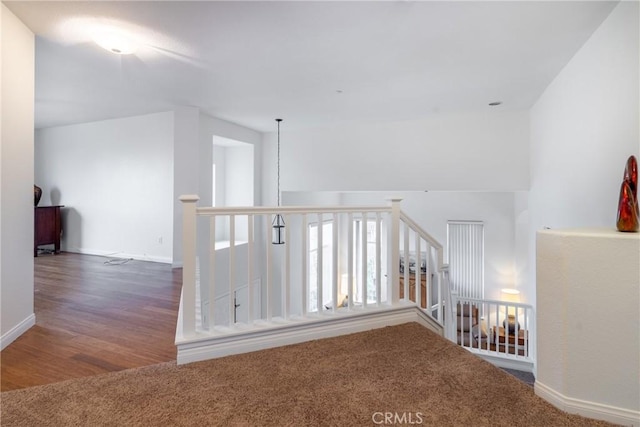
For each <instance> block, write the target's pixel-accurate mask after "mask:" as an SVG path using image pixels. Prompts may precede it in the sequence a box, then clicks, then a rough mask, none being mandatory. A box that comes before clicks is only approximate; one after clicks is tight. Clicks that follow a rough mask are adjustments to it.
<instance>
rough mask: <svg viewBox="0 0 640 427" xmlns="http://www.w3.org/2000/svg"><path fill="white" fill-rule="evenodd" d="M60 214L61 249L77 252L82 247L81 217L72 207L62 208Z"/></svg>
mask: <svg viewBox="0 0 640 427" xmlns="http://www.w3.org/2000/svg"><path fill="white" fill-rule="evenodd" d="M52 201H53V199H52ZM60 215H61V217H62V218H61V219H62V239H61V240H60V246H61V249H62V250H63V251H65V252H77V251H78V249H79V248H81V247H82V245H81V243H82V217H81V216H80V213H79V212H78V211H77V210H76V209H75V208H72V207H68V208H67V207H65V208H62V209H61V211H60Z"/></svg>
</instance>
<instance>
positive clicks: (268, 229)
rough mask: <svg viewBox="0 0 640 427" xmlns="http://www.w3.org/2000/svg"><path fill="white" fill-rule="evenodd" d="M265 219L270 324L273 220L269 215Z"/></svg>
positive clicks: (269, 318) (271, 310) (269, 316)
mask: <svg viewBox="0 0 640 427" xmlns="http://www.w3.org/2000/svg"><path fill="white" fill-rule="evenodd" d="M264 219H265V237H266V239H265V242H266V245H267V321H268V322H271V316H272V315H273V307H272V306H273V303H272V301H271V298H272V295H273V279H272V275H273V267H272V266H271V258H272V254H271V250H272V245H273V243H272V240H271V232H272V229H271V222H272V220H273V218H271V214H267V215H264Z"/></svg>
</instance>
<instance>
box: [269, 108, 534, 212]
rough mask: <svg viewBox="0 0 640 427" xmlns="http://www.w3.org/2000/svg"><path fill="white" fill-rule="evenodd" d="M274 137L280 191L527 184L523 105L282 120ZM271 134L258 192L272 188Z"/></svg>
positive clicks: (526, 125)
mask: <svg viewBox="0 0 640 427" xmlns="http://www.w3.org/2000/svg"><path fill="white" fill-rule="evenodd" d="M487 108H489V107H487ZM280 140H281V178H282V179H281V189H282V190H283V191H363V190H364V191H368V190H371V191H383V190H405V191H406V190H417V191H423V190H462V191H474V190H481V191H511V190H527V189H528V188H529V163H528V150H529V118H528V113H527V112H511V113H506V112H498V111H497V110H490V111H489V110H488V111H486V112H484V113H479V114H451V115H442V116H434V117H430V118H424V119H420V120H411V121H399V122H378V123H360V124H351V125H338V126H333V127H326V128H317V129H311V130H300V131H295V130H287V125H286V122H283V124H282V126H281V138H280ZM276 141H277V135H276V134H275V133H270V134H268V135H266V136H265V144H266V145H265V157H264V159H265V182H264V185H265V187H264V189H263V191H264V194H266V195H268V196H269V197H271V194H274V195H275V194H276V191H275V181H276V178H275V177H276V172H275V165H276V149H275V147H276ZM267 147H268V148H267ZM274 202H275V200H274Z"/></svg>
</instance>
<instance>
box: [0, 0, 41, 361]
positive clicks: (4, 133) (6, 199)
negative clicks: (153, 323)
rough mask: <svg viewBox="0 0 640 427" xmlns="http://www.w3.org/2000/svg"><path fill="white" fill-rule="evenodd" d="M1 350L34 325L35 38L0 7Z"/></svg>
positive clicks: (16, 19) (2, 6) (7, 11)
mask: <svg viewBox="0 0 640 427" xmlns="http://www.w3.org/2000/svg"><path fill="white" fill-rule="evenodd" d="M0 15H1V16H0V19H1V23H2V25H0V28H1V35H0V46H1V51H2V54H1V58H2V60H1V61H2V72H1V75H2V77H1V79H0V82H1V83H0V85H1V88H0V93H1V94H2V95H1V97H2V103H1V107H0V111H1V112H0V117H1V119H0V127H1V128H2V129H1V131H0V134H1V139H0V235H2V242H1V243H0V349H4V348H5V347H6V346H7V345H9V344H10V343H11V342H12V341H13V340H15V339H16V338H17V337H18V336H20V335H21V334H22V333H23V332H25V331H26V330H27V329H29V328H30V327H31V326H33V325H34V324H35V316H34V312H33V195H32V194H33V193H32V191H33V190H32V188H33V103H34V65H35V64H34V54H35V48H34V36H33V33H32V32H31V31H29V29H28V28H27V27H26V26H25V25H24V24H23V23H22V22H20V20H19V19H18V18H16V16H15V15H13V13H11V12H10V11H9V9H7V7H6V6H5V5H4V4H3V5H0Z"/></svg>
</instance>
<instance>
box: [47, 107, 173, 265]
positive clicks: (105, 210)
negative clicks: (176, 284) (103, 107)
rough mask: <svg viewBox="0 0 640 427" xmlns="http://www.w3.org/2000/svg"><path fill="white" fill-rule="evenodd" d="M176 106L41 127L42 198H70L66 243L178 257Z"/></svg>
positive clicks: (72, 247) (74, 247)
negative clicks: (174, 212) (175, 224)
mask: <svg viewBox="0 0 640 427" xmlns="http://www.w3.org/2000/svg"><path fill="white" fill-rule="evenodd" d="M173 133H174V130H173V112H165V113H156V114H149V115H144V116H136V117H128V118H123V119H115V120H105V121H100V122H92V123H84V124H79V125H71V126H61V127H54V128H47V129H40V130H37V131H36V149H35V163H36V182H37V184H38V186H40V187H41V188H42V190H43V196H42V200H41V202H40V205H43V206H46V205H49V204H54V205H55V204H61V205H64V206H65V208H64V209H63V212H64V213H63V227H64V232H63V239H62V249H63V250H65V251H69V252H80V253H89V254H99V255H107V254H108V255H110V256H114V257H126V258H128V257H132V258H135V259H141V260H150V261H159V262H168V263H170V262H171V261H172V249H173V242H172V241H173V229H172V227H173V215H172V207H173V198H172V195H173Z"/></svg>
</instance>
